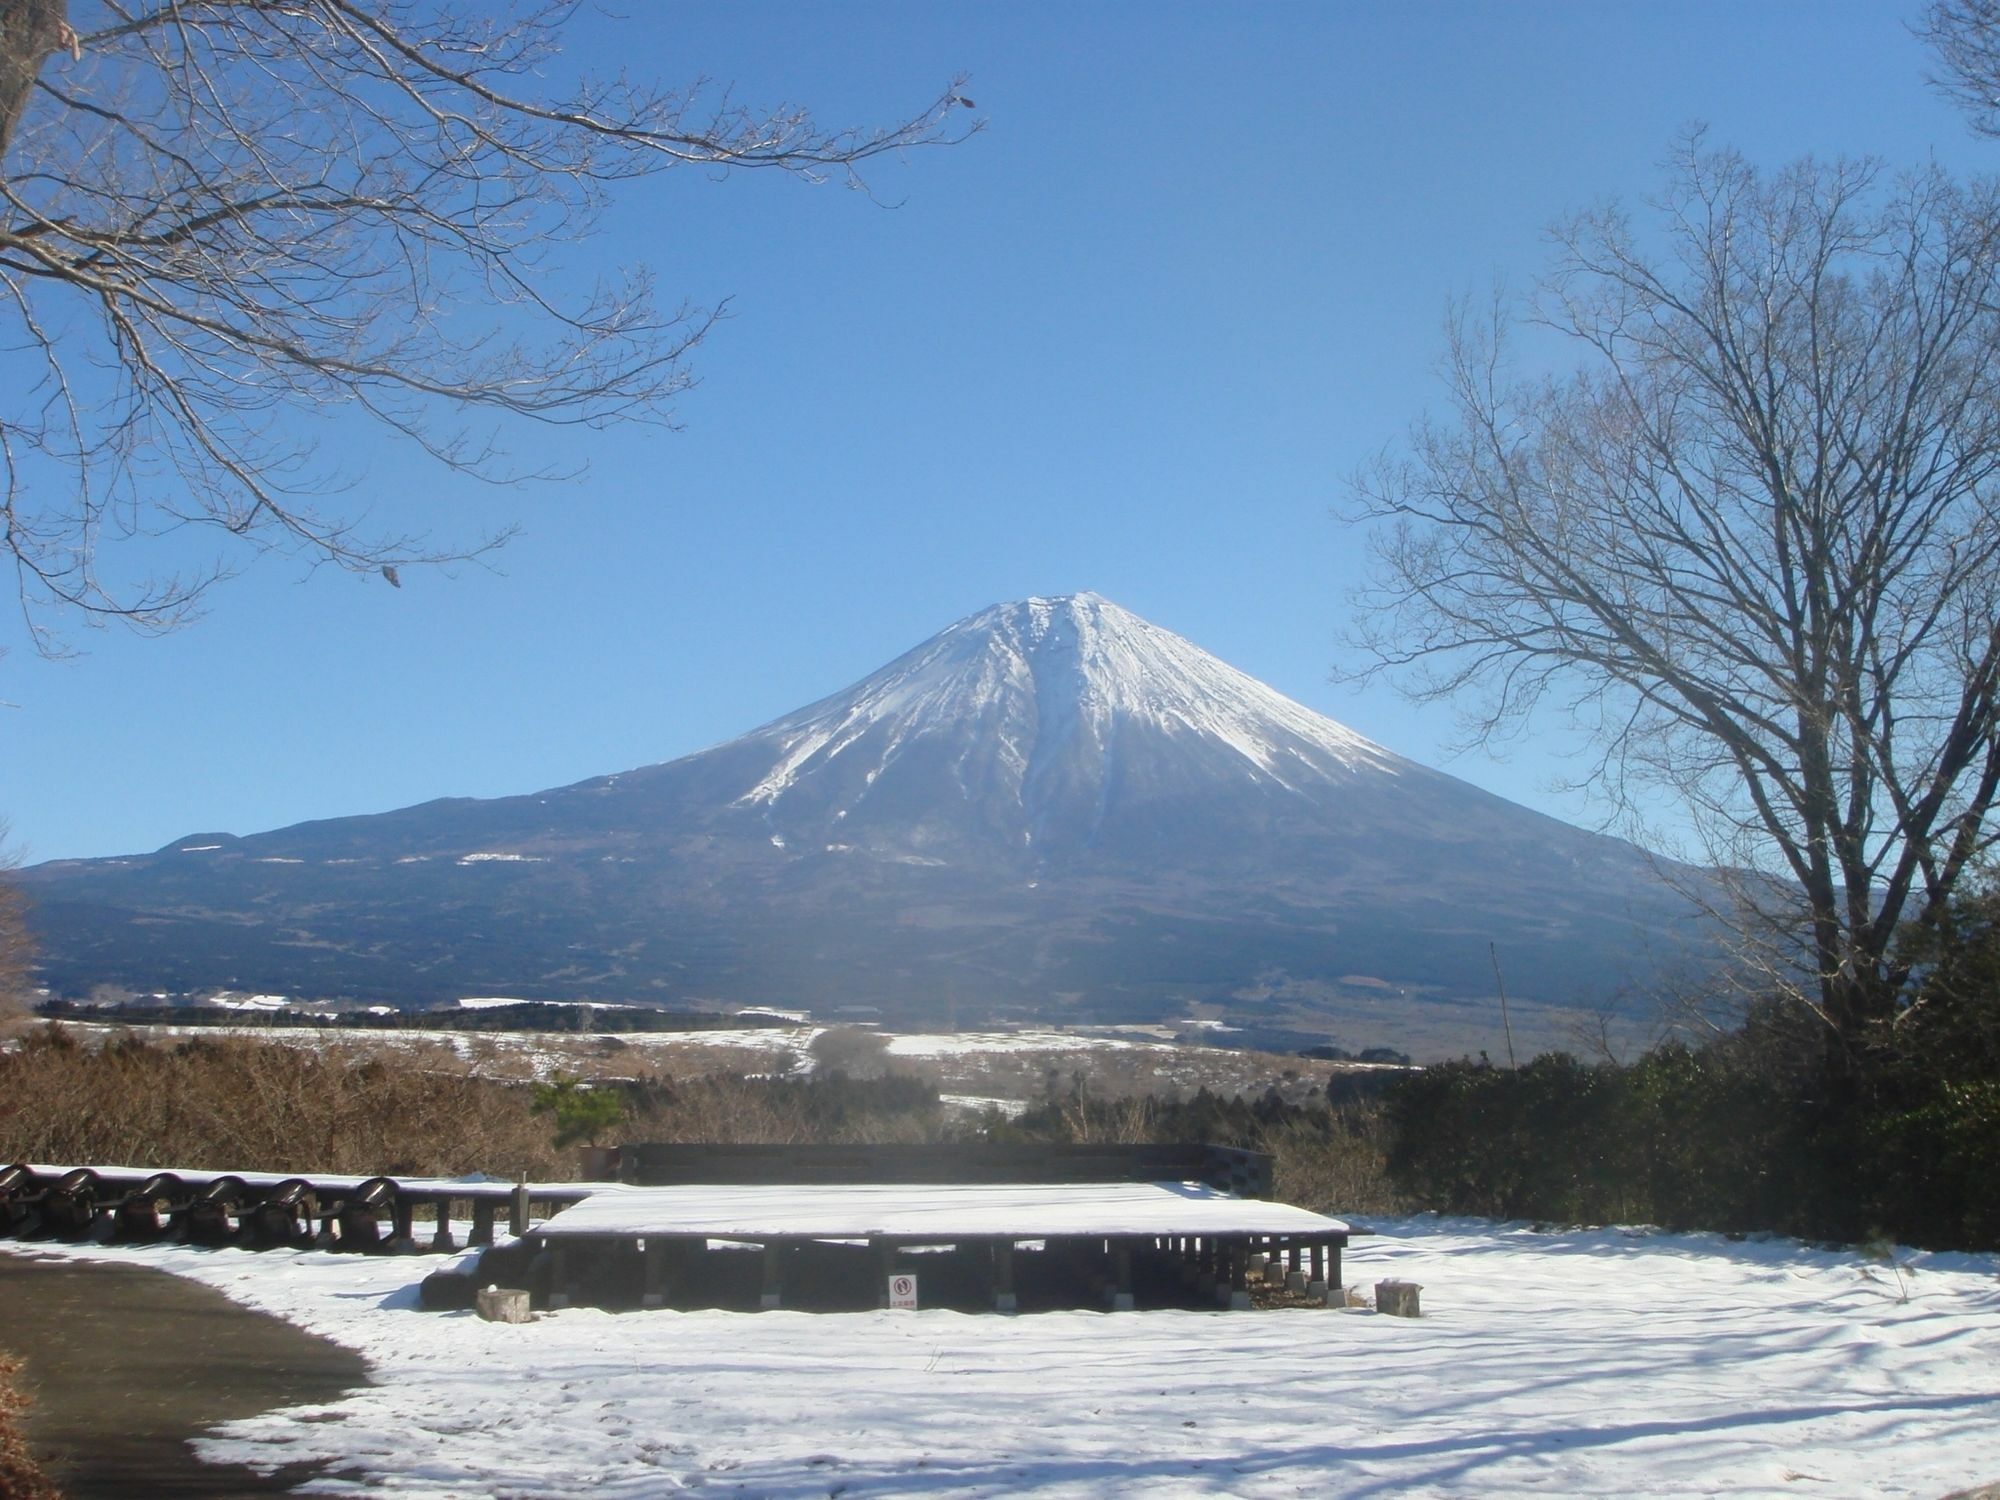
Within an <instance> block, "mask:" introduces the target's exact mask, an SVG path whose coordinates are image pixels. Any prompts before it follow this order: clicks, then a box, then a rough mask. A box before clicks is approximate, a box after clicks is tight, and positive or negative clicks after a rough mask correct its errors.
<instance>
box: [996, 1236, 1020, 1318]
mask: <svg viewBox="0 0 2000 1500" xmlns="http://www.w3.org/2000/svg"><path fill="white" fill-rule="evenodd" d="M1019 1306H1020V1304H1019V1303H1018V1302H1016V1301H1015V1298H1014V1242H1013V1241H1012V1240H995V1241H994V1242H993V1310H994V1311H995V1312H1003V1313H1010V1312H1014V1311H1015V1310H1016V1309H1017V1308H1018V1307H1019Z"/></svg>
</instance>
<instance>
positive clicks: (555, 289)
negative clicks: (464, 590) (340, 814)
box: [0, 0, 978, 650]
mask: <svg viewBox="0 0 2000 1500" xmlns="http://www.w3.org/2000/svg"><path fill="white" fill-rule="evenodd" d="M576 8H577V6H576V4H575V0H521V3H515V4H501V3H497V0H496V3H492V4H488V3H486V0H477V3H474V0H153V3H150V4H135V3H133V0H88V3H86V0H77V3H76V6H75V11H74V13H72V11H71V10H70V7H69V6H68V5H67V4H66V3H65V0H0V348H4V350H5V351H6V368H7V371H8V379H7V381H6V383H5V386H4V394H0V557H5V558H7V559H8V560H10V561H11V562H12V564H13V566H14V571H15V575H16V579H17V583H18V589H19V597H20V604H21V608H22V610H23V613H24V616H25V618H26V621H27V626H28V630H29V632H30V635H31V637H32V639H34V641H35V642H36V644H37V646H38V647H40V648H41V649H44V650H55V649H58V648H59V647H60V643H61V638H60V636H59V635H58V634H57V627H58V622H60V621H61V620H63V619H64V618H66V617H67V618H71V619H74V618H77V617H79V616H80V617H83V618H117V619H122V620H125V621H127V622H129V623H131V624H134V625H137V626H140V627H142V628H149V629H163V628H168V627H170V626H172V625H173V624H175V623H177V622H178V621H179V620H181V619H183V618H185V616H186V615H187V613H188V612H189V611H190V610H191V609H193V608H194V607H196V606H197V605H198V603H199V601H200V599H201V597H202V594H203V592H204V591H205V590H206V589H207V588H208V587H209V586H211V585H212V584H213V583H214V582H216V581H217V580H218V579H219V578H221V577H224V576H226V575H227V573H228V571H229V568H230V566H231V565H230V563H229V562H228V561H227V560H226V558H224V557H221V556H218V557H217V558H216V559H215V560H213V561H208V562H197V563H196V564H195V565H194V566H193V567H192V568H191V569H170V570H169V571H167V572H166V573H164V574H161V575H159V576H153V575H152V574H151V573H150V572H149V571H148V569H147V565H146V559H147V558H149V557H151V556H154V555H158V553H159V551H160V549H159V547H158V545H157V541H158V538H160V537H161V536H162V535H163V534H165V533H168V532H171V531H175V530H181V529H185V528H187V527H191V526H192V527H198V528H208V529H213V530H216V531H219V532H220V533H222V535H223V537H224V538H225V539H226V544H234V543H237V542H241V543H247V544H248V545H249V546H250V547H251V548H253V549H255V548H275V549H280V550H284V551H288V552H293V553H297V554H301V555H304V556H306V557H308V558H310V559H313V560H315V561H317V562H326V563H332V564H335V565H336V566H339V567H342V568H347V569H350V570H353V571H356V572H364V573H374V572H381V571H383V570H384V569H389V570H393V569H396V568H399V567H401V566H404V565H407V564H410V563H418V562H425V561H442V560H446V559H451V558H460V557H466V556H472V555H477V554H479V553H481V552H483V551H484V550H486V549H488V548H490V547H491V546H494V545H497V544H498V542H499V541H500V540H502V539H503V538H502V537H496V536H489V537H486V538H484V539H481V540H477V541H474V542H472V543H470V544H469V545H468V544H465V543H456V544H454V543H449V542H447V543H443V544H439V543H434V542H432V541H429V540H427V539H426V538H425V537H423V536H421V535H400V534H397V533H396V532H394V530H393V529H371V528H370V527H368V526H366V525H363V524H361V523H360V522H359V521H357V520H356V519H355V516H356V513H357V512H365V511H366V510H367V509H368V508H369V507H368V506H367V504H366V502H365V497H363V498H362V499H360V500H357V499H356V498H355V497H354V496H352V495H348V496H346V499H347V501H348V504H346V505H344V506H339V507H335V506H333V504H332V500H331V498H330V497H333V496H336V495H339V494H341V492H342V491H343V490H344V489H349V488H351V481H350V479H349V476H348V475H347V474H346V473H345V471H344V470H343V468H342V466H341V465H340V464H339V463H338V462H337V461H336V460H335V459H334V458H330V457H329V456H328V452H329V451H331V450H333V449H335V448H337V446H338V437H339V436H340V434H341V433H342V432H343V431H344V430H345V429H344V428H343V427H342V426H341V424H343V423H346V422H351V421H353V420H356V419H359V420H361V421H363V422H366V423H368V424H371V425H375V426H378V427H380V428H382V429H384V430H386V431H388V432H389V433H391V434H393V435H395V436H396V437H398V438H400V439H402V440H405V441H407V442H409V443H411V444H413V445H414V446H415V447H416V448H417V449H418V450H419V451H421V452H422V453H424V454H425V455H427V456H428V457H429V458H430V459H432V460H435V461H436V462H439V463H441V464H443V465H445V466H446V467H447V468H449V469H452V470H455V471H458V472H462V473H466V474H471V475H475V476H478V477H481V478H485V479H491V480H496V481H509V480H514V479H519V478H522V477H534V476H535V475H537V474H538V473H539V472H540V471H539V470H538V469H537V468H536V467H535V466H534V465H532V464H530V465H527V466H524V467H522V466H514V465H511V464H510V462H509V461H508V459H507V457H506V455H505V454H504V453H503V451H502V450H501V448H500V446H499V445H498V443H497V441H496V432H497V428H498V426H499V425H504V424H506V423H508V422H510V421H514V420H517V419H528V420H531V421H535V422H541V423H550V424H581V425H585V426H592V427H595V426H601V425H604V424H608V423H612V422H622V421H642V422H655V423H661V424H665V425H671V424H672V420H673V406H674V402H675V399H676V398H677V397H678V396H679V395H680V394H681V393H682V392H684V391H685V390H686V389H687V387H688V385H689V383H690V379H691V376H690V373H689V368H688V363H687V359H688V355H689V353H690V351H691V350H692V349H693V348H694V347H695V346H696V345H697V344H699V343H700V342H701V340H702V339H703V338H704V337H706V336H707V335H708V333H709V332H710V331H711V329H712V328H713V326H714V324H715V320H716V318H717V316H718V314H719V312H720V311H721V309H720V308H719V307H711V308H705V309H704V308H695V307H688V306H680V307H662V306H661V305H659V304H658V303H657V301H656V299H655V296H654V291H653V287H652V285H651V282H650V278H649V277H648V276H647V275H646V273H645V272H644V271H643V269H637V268H635V269H631V270H628V271H626V272H625V273H624V274H622V275H620V276H617V277H613V278H610V279H607V280H605V281H603V282H602V283H601V284H598V285H595V286H585V287H578V286H576V285H575V284H574V283H573V282H572V281H571V280H570V279H567V278H565V277H563V276H561V275H560V274H558V273H559V270H560V268H559V267H558V265H557V264H556V262H555V260H554V258H553V255H552V249H553V247H556V246H559V245H561V244H563V243H565V242H574V241H576V240H579V239H581V238H582V237H584V236H587V235H588V234H589V233H590V232H591V230H592V228H593V226H594V225H595V223H596V219H597V215H598V214H599V212H600V211H601V210H602V208H603V207H604V206H605V202H606V196H605V195H606V194H607V192H608V191H609V190H610V189H611V188H612V187H613V186H615V185H616V184H618V183H620V182H624V181H626V180H629V179H632V178H640V177H646V176H650V175H652V174H654V173H658V172H662V171H667V170H670V169H673V168H675V167H683V166H695V167H698V168H705V169H707V171H708V173H709V174H710V175H712V176H723V175H727V174H728V173H730V172H733V171H738V170H744V171H749V170H760V171H776V172H781V173H788V174H790V175H792V176H795V177H798V178H800V179H802V180H805V181H809V182H818V181H822V180H825V179H828V178H833V177H838V178H840V179H842V180H844V181H846V182H847V183H848V184H849V185H850V186H862V185H863V184H862V182H861V178H860V176H859V171H860V168H861V167H862V166H863V165H865V164H866V163H868V162H870V161H871V160H874V159H875V158H878V157H880V156H883V155H885V154H888V153H893V152H900V151H904V150H908V149H912V148H916V147H921V146H931V145H940V144H949V143H952V142H955V141H958V140H962V139H964V137H965V136H966V135H968V134H970V133H972V132H973V131H974V130H976V129H977V128H978V125H977V122H976V121H971V120H970V119H969V118H968V117H967V116H966V115H964V114H963V113H962V111H963V110H964V109H965V108H967V107H968V101H966V100H964V99H963V98H962V97H961V96H960V94H959V92H958V87H957V83H956V82H954V83H953V84H952V85H951V86H949V87H947V88H946V89H945V90H944V91H943V92H941V93H940V94H939V95H938V96H937V97H936V98H935V99H933V100H931V101H930V102H929V103H928V104H927V105H925V106H924V107H923V108H922V109H920V110H918V111H917V112H916V113H914V114H912V115H910V116H909V117H908V118H906V119H903V120H901V121H899V122H897V123H895V124H892V125H889V126H886V127H882V128H879V129H856V128H841V129H826V128H823V127H821V126H820V125H819V124H818V123H817V122H816V121H815V120H814V119H813V118H812V116H811V115H810V113H808V112H807V111H805V110H802V109H798V108H795V107H791V106H783V107H780V108H778V109H775V110H769V111H757V110H751V109H748V108H745V107H744V106H742V105H740V104H738V103H736V102H735V100H734V99H733V98H732V97H731V95H730V94H729V92H728V91H727V90H726V89H724V90H718V89H715V88H713V87H711V86H710V85H708V84H707V83H706V82H705V81H699V82H697V83H695V84H694V85H692V86H691V87H688V88H685V89H680V90H663V89H658V88H654V87H651V86H648V85H645V84H642V83H639V82H636V81H634V80H632V79H630V78H626V77H619V78H616V79H612V80H608V81H603V80H584V81H582V82H580V83H578V84H577V85H576V86H575V87H573V88H571V89H569V90H567V91H562V90H557V89H553V88H551V87H550V86H549V85H548V84H547V83H546V81H545V80H546V77H547V76H548V75H549V74H550V72H551V71H552V69H551V63H552V61H553V59H554V58H555V55H556V51H557V44H558V42H559V41H560V39H561V35H562V32H563V28H564V26H565V25H566V24H567V23H568V22H569V21H570V20H571V18H572V16H573V14H574V12H575V10H576ZM962 119H963V120H966V121H967V123H966V124H964V125H962V126H961V125H960V124H959V123H958V121H960V120H962ZM328 439H333V440H334V441H331V442H329V441H327V440H328ZM384 509H393V507H386V506H385V507H384ZM225 550H226V546H225ZM135 563H136V564H137V566H136V567H135ZM387 576H394V575H393V573H391V574H389V575H387Z"/></svg>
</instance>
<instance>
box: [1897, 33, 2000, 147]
mask: <svg viewBox="0 0 2000 1500" xmlns="http://www.w3.org/2000/svg"><path fill="white" fill-rule="evenodd" d="M1916 29H1917V34H1918V35H1919V36H1921V37H1922V38H1923V39H1924V40H1925V41H1927V42H1929V43H1930V44H1931V47H1932V48H1933V49H1934V50H1935V51H1936V53H1937V58H1938V65H1939V68H1940V70H1941V71H1940V72H1938V73H1937V74H1935V75H1933V77H1932V82H1934V83H1936V84H1937V86H1938V87H1939V88H1941V89H1942V90H1943V91H1944V92H1945V93H1946V94H1947V95H1948V96H1949V97H1950V98H1951V99H1953V100H1954V101H1956V103H1957V104H1958V106H1959V108H1961V109H1963V110H1964V111H1965V117H1966V119H1967V120H1968V121H1969V122H1970V123H1971V125H1972V129H1973V131H1974V132H1975V133H1976V134H1979V135H1983V136H1989V137H2000V0H1934V3H1933V4H1931V5H1930V6H1929V7H1928V8H1927V9H1926V10H1925V11H1924V18H1923V21H1922V23H1921V24H1920V25H1919V26H1918V27H1917V28H1916Z"/></svg>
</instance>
